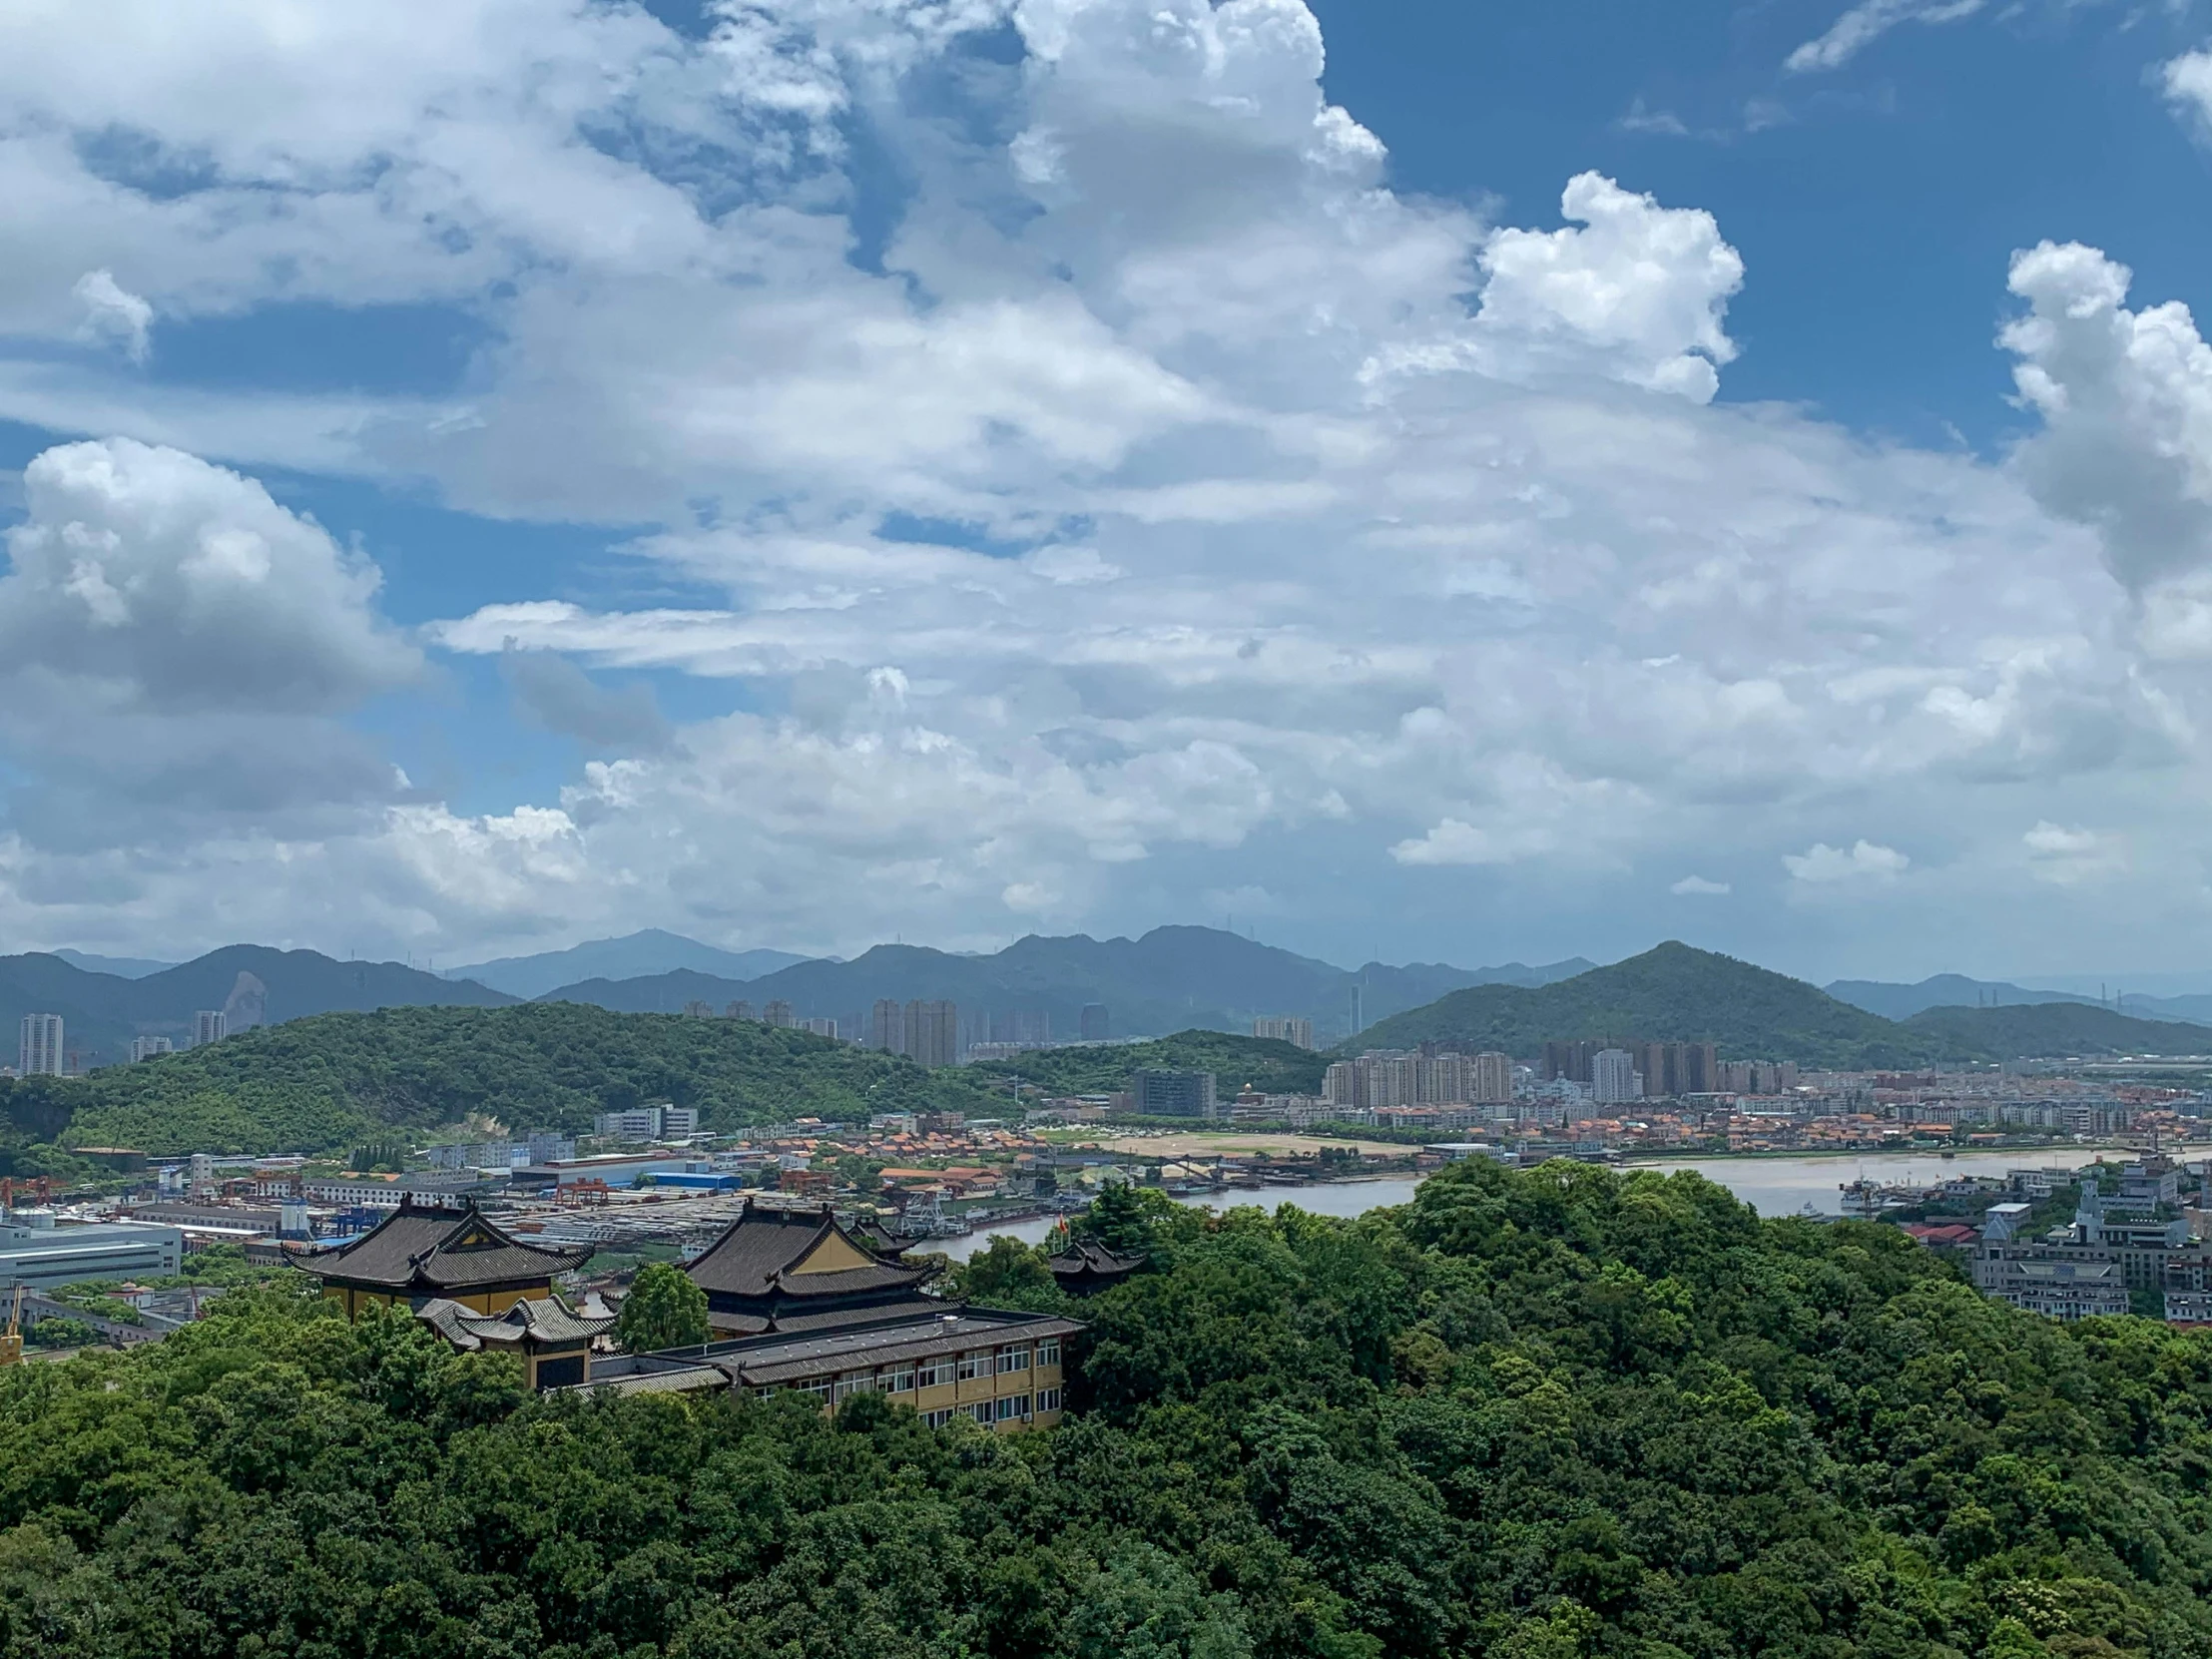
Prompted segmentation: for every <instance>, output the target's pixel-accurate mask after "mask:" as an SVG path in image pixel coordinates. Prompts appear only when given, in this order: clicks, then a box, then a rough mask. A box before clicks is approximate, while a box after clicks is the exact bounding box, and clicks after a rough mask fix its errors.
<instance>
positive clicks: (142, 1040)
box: [131, 1037, 177, 1065]
mask: <svg viewBox="0 0 2212 1659" xmlns="http://www.w3.org/2000/svg"><path fill="white" fill-rule="evenodd" d="M176 1049H177V1045H176V1044H175V1043H173V1042H171V1041H170V1040H169V1039H168V1038H167V1037H133V1038H132V1039H131V1063H132V1064H133V1065H136V1064H138V1062H139V1061H141V1060H151V1059H152V1058H153V1057H154V1056H155V1055H157V1054H173V1053H175V1052H176Z"/></svg>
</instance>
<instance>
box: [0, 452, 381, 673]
mask: <svg viewBox="0 0 2212 1659" xmlns="http://www.w3.org/2000/svg"><path fill="white" fill-rule="evenodd" d="M23 482H24V492H25V500H26V506H27V512H26V515H25V519H24V522H23V523H21V524H19V525H17V526H16V527H15V528H14V529H12V530H10V531H8V532H7V548H8V555H9V560H10V565H11V568H10V570H9V573H8V575H7V576H5V577H4V578H0V665H5V669H7V670H12V671H14V672H15V673H18V674H22V673H26V672H30V671H38V672H41V673H44V674H46V675H50V676H53V677H56V678H58V679H62V680H67V681H69V682H72V683H74V684H75V685H76V686H77V687H78V688H79V692H78V695H80V696H82V697H84V698H85V699H88V700H90V701H92V702H94V703H97V704H98V705H100V706H101V707H103V708H106V709H110V710H115V711H138V712H154V713H161V714H165V715H166V714H190V713H195V712H201V711H208V710H225V709H236V710H244V711H263V710H271V711H275V710H281V711H283V712H286V713H292V714H298V713H319V712H325V711H329V710H333V709H338V708H343V707H347V706H350V705H351V704H353V703H356V702H358V701H359V700H360V699H362V698H364V697H367V696H370V695H372V694H374V693H376V692H379V691H386V690H390V689H392V688H394V687H396V686H400V685H403V684H405V683H407V682H408V681H410V680H412V679H413V678H415V676H416V675H417V673H418V672H419V670H420V667H421V661H420V658H419V656H418V655H417V653H416V652H415V651H414V650H413V648H412V647H410V646H408V645H406V644H404V643H403V642H402V641H400V640H399V639H398V638H397V637H396V636H395V635H394V634H392V633H391V632H390V631H389V630H388V629H387V628H385V627H383V626H382V625H381V624H380V622H379V620H378V619H377V617H376V615H375V612H374V598H375V593H376V588H377V583H378V578H377V573H376V571H375V570H374V569H373V568H372V567H370V566H367V565H365V564H362V563H361V562H359V561H357V560H355V559H352V558H350V557H349V556H347V555H346V554H345V553H344V552H343V551H341V550H340V549H339V548H338V547H337V545H336V544H335V543H334V542H332V541H331V539H330V537H329V536H328V534H327V533H326V532H324V531H323V530H322V529H321V527H320V526H318V525H316V524H314V523H312V522H311V521H309V520H305V519H302V518H299V517H298V516H296V515H295V514H293V513H290V512H287V511H286V510H285V509H284V508H282V507H280V506H278V505H277V503H276V502H275V501H273V500H272V499H271V498H270V496H269V492H268V491H267V490H265V489H264V488H263V487H262V486H261V485H260V484H258V483H256V482H255V481H254V480H252V479H250V478H244V477H241V476H240V475H239V474H237V473H235V472H230V471H226V470H225V469H223V468H221V467H216V466H210V465H209V464H208V463H207V462H205V461H202V460H198V459H196V458H194V457H193V456H190V455H185V454H180V453H179V452H178V451H176V450H173V449H156V448H149V447H148V446H146V445H144V444H139V443H133V442H131V441H130V440H128V439H116V440H112V441H109V442H104V443H75V444H66V445H63V446H61V447H58V448H54V449H49V450H47V451H46V452H45V453H44V454H41V455H40V456H38V457H37V458H36V459H35V460H33V461H32V462H31V464H30V465H29V466H28V467H27V468H25V469H24V475H23Z"/></svg>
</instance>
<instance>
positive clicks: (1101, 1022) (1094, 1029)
mask: <svg viewBox="0 0 2212 1659" xmlns="http://www.w3.org/2000/svg"><path fill="white" fill-rule="evenodd" d="M1081 1028H1082V1034H1083V1040H1084V1041H1085V1042H1087V1043H1102V1042H1104V1041H1106V1039H1107V1038H1108V1037H1110V1036H1112V1035H1113V1027H1112V1024H1111V1022H1109V1021H1108V1019H1107V1018H1106V1004H1105V1003H1103V1002H1086V1003H1084V1004H1083V1017H1082V1027H1081Z"/></svg>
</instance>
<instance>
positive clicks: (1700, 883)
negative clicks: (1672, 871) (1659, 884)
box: [1667, 875, 1734, 896]
mask: <svg viewBox="0 0 2212 1659" xmlns="http://www.w3.org/2000/svg"><path fill="white" fill-rule="evenodd" d="M1733 890H1734V889H1733V888H1732V887H1731V886H1730V884H1729V883H1728V882H1726V881H1709V880H1707V879H1706V878H1705V877H1704V876H1702V875H1685V876H1683V877H1682V879H1681V880H1679V881H1677V882H1675V883H1674V885H1673V886H1671V887H1669V888H1668V889H1667V891H1669V892H1671V893H1679V894H1684V895H1689V894H1713V895H1715V896H1718V895H1720V894H1723V893H1727V892H1730V891H1733Z"/></svg>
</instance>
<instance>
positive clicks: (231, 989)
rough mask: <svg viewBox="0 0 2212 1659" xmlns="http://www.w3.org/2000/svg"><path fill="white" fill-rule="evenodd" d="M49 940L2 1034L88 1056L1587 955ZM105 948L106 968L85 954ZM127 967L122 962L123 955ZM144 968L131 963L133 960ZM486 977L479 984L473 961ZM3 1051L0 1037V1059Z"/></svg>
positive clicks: (858, 1014) (1240, 991) (1264, 988)
mask: <svg viewBox="0 0 2212 1659" xmlns="http://www.w3.org/2000/svg"><path fill="white" fill-rule="evenodd" d="M72 954H75V955H76V956H77V960H76V961H75V962H73V961H71V960H70V959H69V958H68V957H66V956H64V955H63V954H62V953H60V952H54V953H46V952H33V953H29V954H24V955H18V956H0V1043H4V1042H5V1040H6V1036H7V1035H9V1034H12V1033H13V1032H14V1031H15V1030H16V1028H17V1024H18V1022H19V1021H20V1020H21V1018H22V1016H23V1015H25V1014H27V1013H57V1014H60V1015H61V1016H62V1018H63V1022H64V1032H65V1038H66V1042H67V1046H68V1049H69V1051H70V1052H71V1053H72V1054H74V1055H75V1056H76V1057H77V1059H76V1063H77V1064H78V1065H80V1066H82V1067H85V1068H90V1067H93V1066H99V1065H110V1064H114V1063H115V1062H117V1061H119V1060H124V1059H128V1058H129V1056H130V1050H131V1042H132V1039H133V1038H134V1037H139V1036H163V1037H168V1038H170V1039H171V1040H172V1041H173V1042H175V1043H176V1044H177V1045H178V1046H179V1047H182V1046H184V1043H185V1042H186V1041H187V1040H188V1039H189V1038H190V1036H191V1034H192V1028H193V1016H194V1014H195V1013H196V1012H197V1011H198V1010H200V1009H202V1008H220V1009H224V1010H225V1011H226V1012H227V1013H228V1014H229V1016H230V1022H231V1026H232V1029H234V1030H242V1029H246V1028H247V1027H249V1026H254V1025H274V1024H277V1023H280V1022H282V1021H285V1020H291V1019H299V1018H303V1017H305V1016H307V1015H310V1014H320V1013H331V1012H338V1011H343V1010H359V1011H367V1010H372V1009H375V1008H384V1007H419V1006H467V1007H497V1006H501V1005H503V1004H506V1003H510V1002H514V1001H518V1000H532V999H535V1000H541V1001H548V1002H581V1003H589V1004H593V1005H595V1006H598V1007H602V1008H606V1009H609V1010H612V1011H615V1012H620V1013H679V1012H681V1011H682V1010H683V1009H684V1007H685V1006H686V1004H688V1003H693V1002H705V1003H707V1004H709V1005H710V1006H712V1007H713V1008H714V1009H715V1010H716V1011H717V1012H718V1013H719V1012H721V1011H722V1010H723V1009H724V1008H725V1007H727V1006H728V1004H730V1003H732V1002H739V1001H750V1002H752V1003H753V1004H754V1005H755V1007H756V1009H762V1008H765V1007H766V1006H767V1004H768V1003H770V1002H772V1001H776V1000H779V999H781V1000H784V1001H788V1002H790V1003H791V1004H792V1005H793V1009H794V1012H795V1013H796V1015H797V1016H798V1017H800V1018H802V1019H804V1018H808V1017H813V1016H820V1017H826V1018H833V1019H837V1020H839V1021H840V1023H842V1024H843V1025H844V1026H845V1027H846V1028H847V1029H850V1028H852V1027H853V1026H854V1023H855V1022H856V1021H859V1020H861V1019H863V1018H864V1016H865V1014H866V1013H867V1010H868V1009H869V1008H870V1007H871V1006H872V1005H873V1003H874V1002H875V1000H876V999H877V998H878V997H890V998H893V999H895V1000H898V1001H901V1002H903V1001H907V1000H910V999H912V998H915V997H924V998H949V999H951V1000H953V1001H955V1002H957V1003H958V1004H959V1005H960V1007H961V1010H962V1013H963V1016H964V1017H965V1018H967V1019H968V1020H970V1021H972V1022H974V1023H975V1024H976V1025H977V1026H979V1027H980V1028H982V1029H983V1030H985V1031H986V1033H987V1030H988V1027H989V1023H990V1020H991V1017H992V1016H993V1015H997V1016H1000V1017H1001V1019H1010V1018H1011V1016H1013V1015H1015V1014H1021V1015H1025V1016H1028V1017H1029V1019H1030V1021H1031V1027H1030V1028H1034V1025H1035V1022H1037V1021H1038V1020H1039V1019H1042V1020H1048V1021H1049V1023H1050V1028H1051V1030H1052V1032H1053V1033H1054V1034H1055V1035H1056V1036H1059V1037H1062V1038H1065V1037H1072V1036H1074V1035H1075V1034H1076V1033H1077V1032H1078V1031H1079V1030H1080V1029H1081V1016H1082V1010H1083V1008H1084V1007H1085V1006H1086V1005H1088V1004H1090V1003H1103V1004H1104V1005H1105V1006H1106V1007H1107V1009H1108V1011H1109V1012H1108V1017H1109V1019H1110V1020H1111V1022H1112V1031H1113V1034H1114V1035H1116V1036H1156V1035H1164V1034H1167V1033H1169V1032H1174V1031H1181V1030H1186V1029H1190V1028H1192V1027H1199V1028H1205V1029H1213V1030H1226V1031H1243V1030H1249V1029H1250V1023H1251V1019H1252V1016H1253V1015H1254V1014H1256V1013H1260V1014H1300V1015H1305V1016H1306V1017H1308V1018H1311V1019H1312V1020H1313V1021H1314V1022H1315V1025H1316V1028H1317V1030H1318V1032H1319V1033H1320V1034H1321V1036H1322V1039H1323V1040H1324V1041H1327V1040H1332V1039H1334V1038H1336V1037H1339V1036H1342V1035H1343V1034H1344V1033H1345V1032H1346V1031H1347V1030H1349V1029H1350V1026H1351V1023H1352V1014H1353V1010H1354V1007H1355V1003H1356V1001H1357V1005H1358V1007H1359V1009H1360V1011H1361V1013H1362V1014H1363V1016H1364V1017H1366V1018H1370V1019H1372V1018H1374V1017H1376V1016H1377V1015H1379V1014H1389V1013H1393V1012H1396V1011H1397V1010H1399V1009H1403V1008H1408V1007H1413V1006H1416V1005H1418V1004H1420V1003H1423V1002H1427V1001H1430V1000H1432V999H1434V998H1435V997H1437V996H1439V995H1441V994H1443V993H1444V992H1445V991H1448V990H1453V989H1456V988H1458V987H1460V986H1463V985H1470V984H1487V983H1509V984H1519V985H1538V984H1544V983H1548V982H1550V981H1551V980H1554V979H1558V978H1562V977H1565V976H1567V975H1570V974H1574V973H1578V972H1581V971H1583V970H1585V969H1587V968H1588V967H1589V966H1590V964H1589V963H1588V962H1585V961H1583V960H1581V959H1580V958H1575V959H1572V960H1570V961H1565V962H1555V963H1551V964H1549V965H1546V966H1539V967H1531V966H1529V965H1527V964H1525V963H1520V962H1511V963H1507V964H1505V965H1503V966H1501V967H1493V968H1474V969H1467V968H1456V967H1446V966H1443V965H1440V964H1436V963H1415V964H1412V965H1410V966H1405V967H1393V966H1389V965H1387V964H1384V963H1379V962H1378V963H1370V964H1369V965H1368V966H1367V967H1365V968H1362V969H1359V970H1357V971H1348V970H1346V969H1344V968H1340V967H1336V966H1334V965H1332V964H1330V963H1328V962H1321V961H1316V960H1314V959H1313V958H1311V957H1306V956H1299V955H1296V954H1294V953H1293V952H1291V951H1287V950H1281V949H1277V948H1276V947H1274V946H1272V945H1263V944H1259V943H1257V942H1255V941H1254V940H1251V939H1247V938H1244V937H1243V936H1241V935H1239V934H1236V933H1229V932H1224V931H1221V930H1219V929H1215V928H1209V927H1162V928H1156V929H1154V930H1153V931H1152V932H1150V933H1147V934H1146V935H1145V936H1144V937H1143V938H1141V939H1106V940H1098V939H1091V938H1087V937H1084V936H1082V935H1076V936H1073V937H1067V938H1044V937H1037V936H1032V937H1029V938H1025V939H1022V940H1019V941H1017V942H1016V943H1015V944H1012V945H1010V946H1008V947H1007V948H1006V949H1005V950H1002V951H999V952H997V953H995V954H993V955H986V956H961V955H954V954H952V953H950V952H947V951H941V950H930V949H926V948H923V947H921V946H918V945H878V946H876V947H875V948H874V949H873V950H870V951H868V952H866V953H865V954H864V955H862V956H860V957H858V958H856V959H855V960H853V961H850V962H839V961H834V960H827V959H824V960H809V959H807V958H805V957H800V956H795V955H793V954H791V953H790V952H787V951H775V950H759V951H738V952H733V951H722V950H717V949H716V948H715V947H713V946H711V945H705V944H701V943H699V942H698V941H697V940H694V939H687V938H684V937H682V936H681V935H680V934H675V933H663V932H658V931H649V932H644V933H636V934H632V935H630V937H628V938H625V939H606V940H598V941H594V942H593V943H590V944H584V945H578V946H576V947H575V948H574V949H572V950H563V951H553V952H549V953H547V954H546V955H543V956H535V957H515V958H508V959H506V960H503V961H498V962H487V963H482V964H479V965H478V966H477V967H475V968H472V969H460V968H455V969H449V970H447V972H445V973H428V972H424V971H422V970H419V969H416V968H411V967H406V966H403V965H402V964H400V963H397V962H340V961H337V960H334V959H333V958H331V957H328V956H323V955H320V954H318V953H316V952H314V951H311V950H288V951H280V950H274V949H270V948H267V947H264V946H260V945H230V946H227V947H225V948H224V949H222V950H217V951H212V952H210V953H209V954H208V955H205V956H202V957H199V958H197V959H196V960H194V961H191V962H186V963H183V964H181V965H174V966H173V965H168V964H162V963H155V962H141V961H136V960H131V959H127V958H117V957H105V958H103V957H95V956H86V955H83V954H82V953H72ZM684 956H690V957H691V958H693V959H694V960H704V961H708V962H711V963H723V964H736V967H737V969H738V970H739V971H743V970H744V969H746V968H749V967H750V968H753V969H755V970H756V971H754V972H753V973H752V975H751V976H750V977H744V978H738V977H731V976H729V975H726V974H721V973H712V972H707V971H703V970H700V969H697V968H690V967H678V968H676V969H674V970H671V971H661V972H656V973H652V974H646V975H635V974H632V975H626V976H616V975H615V974H614V973H612V972H610V973H609V974H607V975H604V976H601V977H595V978H590V979H585V980H583V981H581V982H563V983H558V984H555V985H551V986H547V987H546V988H544V989H543V990H540V991H537V992H533V993H529V994H528V995H526V994H525V992H526V990H527V988H528V987H529V986H531V985H533V984H539V985H542V984H543V983H544V981H545V980H546V979H547V978H549V977H555V976H557V972H558V970H559V969H561V968H564V967H566V968H570V969H573V968H574V967H576V966H577V965H578V964H583V965H587V966H588V965H590V964H592V963H594V962H597V963H602V964H605V965H606V966H608V967H609V968H610V969H618V968H621V967H623V966H625V965H632V966H634V965H636V964H638V963H640V962H655V961H667V960H670V959H672V958H681V957H684ZM101 961H106V962H109V963H111V964H114V968H115V969H116V971H96V970H91V969H88V967H87V966H86V965H85V964H88V963H97V962H101ZM126 967H127V968H129V969H131V970H133V971H131V972H129V973H126V972H123V971H120V970H121V969H123V968H126ZM141 969H144V970H145V971H139V970H141ZM479 974H481V975H488V976H490V978H492V979H495V980H497V981H499V983H497V984H489V983H486V982H485V981H484V980H483V979H480V978H476V977H471V976H470V975H479ZM9 1059H12V1050H5V1049H0V1064H5V1063H7V1062H8V1060H9Z"/></svg>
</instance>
